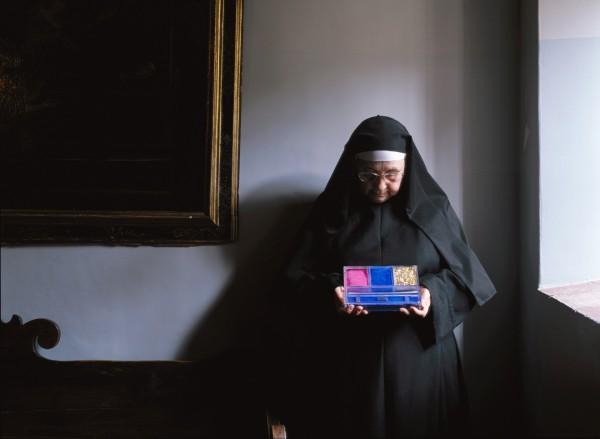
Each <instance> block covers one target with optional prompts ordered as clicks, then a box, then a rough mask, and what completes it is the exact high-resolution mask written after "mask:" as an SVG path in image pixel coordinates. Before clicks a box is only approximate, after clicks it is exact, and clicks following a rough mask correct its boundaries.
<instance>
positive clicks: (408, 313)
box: [400, 307, 410, 316]
mask: <svg viewBox="0 0 600 439" xmlns="http://www.w3.org/2000/svg"><path fill="white" fill-rule="evenodd" d="M400 312H401V313H402V314H404V315H407V316H408V315H410V312H409V311H408V310H407V309H406V308H404V307H401V308H400Z"/></svg>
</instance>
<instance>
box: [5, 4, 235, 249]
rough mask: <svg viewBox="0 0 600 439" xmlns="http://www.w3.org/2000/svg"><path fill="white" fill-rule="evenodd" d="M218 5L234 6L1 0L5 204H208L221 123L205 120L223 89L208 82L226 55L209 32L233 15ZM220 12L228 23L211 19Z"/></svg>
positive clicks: (138, 208)
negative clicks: (213, 147)
mask: <svg viewBox="0 0 600 439" xmlns="http://www.w3.org/2000/svg"><path fill="white" fill-rule="evenodd" d="M238 3H239V2H238ZM224 5H225V6H229V5H232V6H231V7H230V9H232V10H233V12H232V13H234V12H236V8H239V7H241V6H240V5H239V4H236V2H222V1H221V2H219V1H202V0H200V1H194V0H153V1H143V0H54V1H33V0H29V1H23V0H11V1H9V2H4V3H3V6H2V12H1V15H2V18H1V19H0V20H1V27H0V146H1V155H2V165H1V171H2V172H1V177H0V178H1V179H2V188H3V193H2V209H3V212H4V213H6V212H9V211H15V212H16V211H19V212H23V211H25V212H27V211H64V212H69V211H82V212H104V213H111V212H113V213H117V212H154V215H159V216H160V214H161V213H165V212H168V213H169V215H171V216H173V215H175V216H176V214H181V215H185V214H186V213H188V212H189V213H195V214H197V216H202V215H205V216H209V210H210V205H211V203H213V204H214V201H212V200H211V198H210V197H211V190H210V189H211V188H210V182H211V178H214V176H212V177H211V170H212V172H214V169H215V166H214V158H215V157H213V156H214V155H215V151H211V141H214V136H215V135H216V134H217V133H214V132H211V129H213V126H212V124H211V123H212V122H211V121H212V120H213V119H214V111H215V106H214V105H213V101H214V96H215V93H220V92H221V90H214V89H213V87H214V84H215V81H214V79H215V78H214V74H213V72H214V59H215V56H217V57H219V56H222V54H219V53H218V52H216V51H214V50H213V49H214V48H215V47H216V46H215V44H217V43H216V42H215V33H216V34H218V33H219V32H225V31H227V29H230V30H232V31H235V28H234V25H235V18H227V17H224V14H222V11H221V15H220V16H219V15H218V14H219V10H220V9H221V10H222V9H223V8H224ZM237 13H238V14H239V11H237ZM230 15H231V13H230ZM219 17H224V18H221V19H222V21H223V22H222V26H223V29H217V30H215V29H216V28H215V23H216V24H217V25H218V24H219V23H218V21H219V19H220V18H219ZM227 23H229V27H227ZM227 38H229V39H227ZM224 40H225V43H228V44H230V45H231V44H234V43H235V42H236V41H237V40H236V39H235V38H233V37H225V38H224ZM217 49H218V47H217ZM224 50H227V47H225V49H224ZM232 68H239V66H232ZM230 76H231V75H230ZM230 76H227V73H225V79H228V78H229V77H230ZM238 80H239V78H238ZM229 88H230V89H231V87H229ZM229 111H231V109H229ZM233 117H234V118H235V117H237V115H233ZM221 118H223V119H225V120H229V119H231V116H229V118H228V117H227V116H222V117H221ZM228 137H231V133H229V136H228ZM211 163H212V165H211ZM228 169H231V163H230V164H229V168H228ZM233 184H237V182H233ZM213 192H214V191H213ZM121 216H122V215H121ZM117 222H118V221H117ZM3 241H4V240H3ZM92 241H94V240H92Z"/></svg>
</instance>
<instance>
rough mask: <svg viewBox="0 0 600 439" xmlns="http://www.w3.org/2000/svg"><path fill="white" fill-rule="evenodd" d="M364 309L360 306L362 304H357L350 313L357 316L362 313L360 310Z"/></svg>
mask: <svg viewBox="0 0 600 439" xmlns="http://www.w3.org/2000/svg"><path fill="white" fill-rule="evenodd" d="M364 310H365V308H364V307H362V306H360V305H357V306H356V307H355V308H354V312H353V313H352V314H354V315H355V316H359V315H361V314H362V312H363V311H364Z"/></svg>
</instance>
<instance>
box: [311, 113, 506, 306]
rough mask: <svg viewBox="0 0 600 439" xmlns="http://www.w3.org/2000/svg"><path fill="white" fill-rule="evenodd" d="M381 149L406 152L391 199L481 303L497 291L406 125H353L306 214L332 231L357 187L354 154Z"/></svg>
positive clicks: (383, 120)
mask: <svg viewBox="0 0 600 439" xmlns="http://www.w3.org/2000/svg"><path fill="white" fill-rule="evenodd" d="M382 149H383V150H393V151H399V152H404V153H406V165H405V176H404V180H403V182H402V187H401V189H400V193H399V194H398V195H397V196H395V197H393V198H391V199H390V201H389V202H390V203H393V204H394V207H395V208H397V209H404V210H405V212H406V215H407V216H408V218H409V219H410V220H411V221H412V222H413V223H414V224H415V225H416V226H417V227H419V228H420V229H421V230H422V231H423V232H424V233H425V234H426V235H427V236H428V237H429V239H430V240H431V241H432V242H433V243H434V245H435V246H436V248H437V249H438V251H439V252H440V254H441V255H442V256H443V258H444V259H445V260H446V263H447V264H448V267H449V268H450V269H451V270H452V271H453V272H454V273H455V274H456V275H457V276H458V278H459V279H460V280H461V281H462V282H463V284H464V285H465V287H466V288H467V289H468V291H469V292H470V293H471V294H472V296H473V297H474V298H475V301H476V302H477V304H478V305H483V304H484V303H485V302H487V301H488V300H489V299H490V298H491V297H492V296H493V295H494V294H495V293H496V290H495V288H494V285H493V284H492V282H491V280H490V278H489V277H488V275H487V273H486V271H485V269H484V268H483V266H482V265H481V262H480V261H479V259H478V258H477V256H476V255H475V253H474V252H473V250H472V249H471V247H470V246H469V244H468V242H467V239H466V236H465V234H464V231H463V228H462V226H461V223H460V221H459V219H458V217H457V215H456V213H455V212H454V209H453V208H452V206H451V205H450V202H449V200H448V197H447V196H446V193H445V192H444V191H443V190H442V188H441V187H440V186H439V185H438V184H437V182H436V181H435V180H434V179H433V177H432V176H431V174H430V173H429V172H428V171H427V168H426V166H425V163H424V162H423V159H422V158H421V155H420V154H419V151H418V149H417V147H416V145H415V143H414V142H413V139H412V136H411V135H410V133H409V132H408V130H407V129H406V127H405V126H404V125H402V124H401V123H400V122H398V121H397V120H395V119H393V118H391V117H387V116H374V117H371V118H368V119H365V120H364V121H363V122H361V123H360V125H359V126H358V127H357V128H356V129H355V130H354V132H353V133H352V135H351V136H350V139H349V140H348V142H347V143H346V146H345V147H344V152H343V153H342V156H341V157H340V159H339V161H338V163H337V165H336V167H335V169H334V171H333V174H332V175H331V177H330V179H329V181H328V183H327V185H326V187H325V189H324V191H323V192H322V193H321V195H319V197H318V198H317V200H316V201H315V204H314V205H313V207H312V209H311V211H310V213H309V218H308V223H310V224H312V226H313V227H314V226H315V224H320V225H322V227H324V228H325V230H324V232H326V233H327V234H335V233H336V232H337V230H339V228H340V227H341V226H342V225H343V224H344V223H345V222H346V220H347V219H348V215H349V206H350V199H351V197H352V194H353V193H355V192H356V185H357V184H358V183H357V178H356V176H355V171H354V167H355V166H354V160H355V158H354V157H355V155H356V154H357V153H360V152H364V151H373V150H382ZM340 270H341V267H340Z"/></svg>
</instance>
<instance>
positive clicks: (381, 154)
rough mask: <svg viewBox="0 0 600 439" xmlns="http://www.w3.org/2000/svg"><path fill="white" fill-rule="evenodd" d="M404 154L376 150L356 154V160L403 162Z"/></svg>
mask: <svg viewBox="0 0 600 439" xmlns="http://www.w3.org/2000/svg"><path fill="white" fill-rule="evenodd" d="M404 157H406V153H404V152H399V151H387V150H383V149H378V150H375V151H365V152H359V153H358V154H356V158H357V159H360V160H365V161H367V162H391V161H394V160H404Z"/></svg>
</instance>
